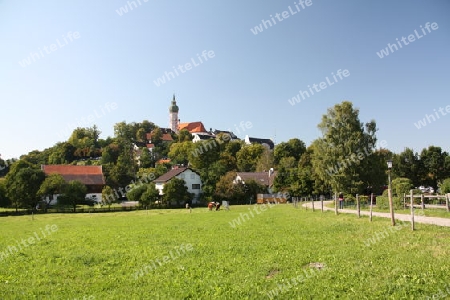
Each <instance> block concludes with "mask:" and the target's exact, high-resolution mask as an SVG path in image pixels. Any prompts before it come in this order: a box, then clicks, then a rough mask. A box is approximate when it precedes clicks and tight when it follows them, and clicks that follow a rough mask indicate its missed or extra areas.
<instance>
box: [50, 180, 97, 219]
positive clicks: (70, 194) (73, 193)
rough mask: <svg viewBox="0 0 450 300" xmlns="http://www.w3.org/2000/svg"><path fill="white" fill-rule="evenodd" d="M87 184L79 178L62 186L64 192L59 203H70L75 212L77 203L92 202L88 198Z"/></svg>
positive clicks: (59, 198)
mask: <svg viewBox="0 0 450 300" xmlns="http://www.w3.org/2000/svg"><path fill="white" fill-rule="evenodd" d="M86 191H87V189H86V186H85V185H84V184H82V183H81V182H79V181H78V180H72V181H69V182H68V183H67V184H65V185H64V186H63V188H62V194H61V195H60V196H59V197H58V204H60V205H70V206H72V208H73V211H74V212H75V210H76V208H77V205H83V204H88V205H89V204H92V202H89V201H88V200H86Z"/></svg>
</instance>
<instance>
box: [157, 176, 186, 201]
mask: <svg viewBox="0 0 450 300" xmlns="http://www.w3.org/2000/svg"><path fill="white" fill-rule="evenodd" d="M163 200H164V203H165V204H166V205H168V206H171V205H172V203H175V204H176V205H177V206H179V207H180V206H182V205H184V203H186V202H190V201H192V195H191V194H190V193H189V192H188V188H187V186H186V182H185V181H184V180H183V179H179V178H177V177H174V178H172V179H171V180H170V181H169V182H168V183H166V184H165V185H164V188H163Z"/></svg>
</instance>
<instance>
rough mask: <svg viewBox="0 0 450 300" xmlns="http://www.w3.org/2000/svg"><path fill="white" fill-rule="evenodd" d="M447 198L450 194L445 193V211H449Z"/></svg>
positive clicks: (449, 198) (449, 197) (448, 198)
mask: <svg viewBox="0 0 450 300" xmlns="http://www.w3.org/2000/svg"><path fill="white" fill-rule="evenodd" d="M449 200H450V194H447V195H445V205H446V206H447V211H450V206H449V205H448V202H449Z"/></svg>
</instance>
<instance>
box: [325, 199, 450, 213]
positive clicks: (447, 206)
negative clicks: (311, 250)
mask: <svg viewBox="0 0 450 300" xmlns="http://www.w3.org/2000/svg"><path fill="white" fill-rule="evenodd" d="M447 207H448V206H447ZM320 209H321V211H322V212H323V197H322V196H320Z"/></svg>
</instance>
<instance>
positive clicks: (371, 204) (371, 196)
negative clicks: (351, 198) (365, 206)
mask: <svg viewBox="0 0 450 300" xmlns="http://www.w3.org/2000/svg"><path fill="white" fill-rule="evenodd" d="M372 210H373V193H371V194H370V222H372Z"/></svg>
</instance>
